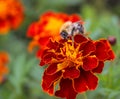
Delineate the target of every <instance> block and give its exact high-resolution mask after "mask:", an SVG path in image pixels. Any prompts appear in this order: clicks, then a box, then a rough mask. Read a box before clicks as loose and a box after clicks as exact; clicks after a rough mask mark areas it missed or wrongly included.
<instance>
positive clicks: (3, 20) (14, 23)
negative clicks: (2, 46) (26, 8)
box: [0, 0, 23, 34]
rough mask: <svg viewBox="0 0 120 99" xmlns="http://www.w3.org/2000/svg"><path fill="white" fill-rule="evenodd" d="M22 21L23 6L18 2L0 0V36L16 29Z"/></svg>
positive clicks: (14, 0)
mask: <svg viewBox="0 0 120 99" xmlns="http://www.w3.org/2000/svg"><path fill="white" fill-rule="evenodd" d="M22 20H23V6H22V4H21V3H20V1H19V0H0V34H6V33H8V31H9V30H10V29H16V28H18V26H19V25H20V23H21V22H22Z"/></svg>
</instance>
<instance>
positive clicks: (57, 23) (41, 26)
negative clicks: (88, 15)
mask: <svg viewBox="0 0 120 99" xmlns="http://www.w3.org/2000/svg"><path fill="white" fill-rule="evenodd" d="M79 20H81V18H80V17H79V16H78V15H76V14H72V15H67V14H65V13H55V12H51V11H49V12H46V13H44V14H43V15H42V16H41V17H40V19H39V21H38V22H34V23H32V24H31V25H30V26H29V28H28V31H27V37H31V38H33V39H32V41H31V42H30V44H29V47H28V50H29V51H30V52H31V51H32V50H33V48H34V47H35V46H38V47H40V50H39V51H38V56H39V55H40V54H41V52H42V50H43V49H44V48H45V47H46V45H47V43H48V41H49V38H54V39H56V40H59V39H60V35H59V31H60V28H61V26H62V25H63V24H64V23H65V22H66V21H71V22H76V21H79ZM53 28H54V29H53Z"/></svg>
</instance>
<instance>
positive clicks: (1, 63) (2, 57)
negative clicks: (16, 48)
mask: <svg viewBox="0 0 120 99" xmlns="http://www.w3.org/2000/svg"><path fill="white" fill-rule="evenodd" d="M8 61H9V58H8V54H7V53H6V52H0V83H2V81H3V79H4V76H5V75H6V74H7V73H8V68H7V66H6V64H7V63H8Z"/></svg>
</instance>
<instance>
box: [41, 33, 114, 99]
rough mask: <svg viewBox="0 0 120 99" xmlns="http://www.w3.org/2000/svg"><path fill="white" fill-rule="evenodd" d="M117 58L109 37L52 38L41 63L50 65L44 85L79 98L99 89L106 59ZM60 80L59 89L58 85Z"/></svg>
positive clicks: (51, 91)
mask: <svg viewBox="0 0 120 99" xmlns="http://www.w3.org/2000/svg"><path fill="white" fill-rule="evenodd" d="M114 58H115V56H114V53H113V51H112V49H111V46H110V44H109V42H108V41H107V40H105V39H101V40H96V41H94V40H91V39H90V38H87V37H85V36H83V35H82V34H78V35H75V36H74V41H73V40H63V39H62V40H59V41H53V40H52V39H50V41H49V43H48V45H47V49H45V50H44V52H43V54H42V56H41V62H40V65H41V66H44V65H46V64H47V65H48V67H47V68H46V70H45V72H44V75H43V80H42V88H43V90H44V91H45V92H47V93H49V94H51V95H53V94H54V92H55V96H58V97H61V98H66V99H75V97H76V95H77V93H82V92H85V91H87V90H95V88H96V87H97V84H98V78H97V76H96V75H95V73H101V72H102V70H103V67H104V62H105V61H106V60H113V59H114ZM57 83H59V86H60V88H59V90H55V91H54V88H55V85H56V84H57Z"/></svg>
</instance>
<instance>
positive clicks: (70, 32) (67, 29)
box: [60, 21, 85, 39]
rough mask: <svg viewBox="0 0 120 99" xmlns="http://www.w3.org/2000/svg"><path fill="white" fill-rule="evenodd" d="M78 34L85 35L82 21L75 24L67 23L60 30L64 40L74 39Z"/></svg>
mask: <svg viewBox="0 0 120 99" xmlns="http://www.w3.org/2000/svg"><path fill="white" fill-rule="evenodd" d="M76 34H83V35H84V34H85V32H84V27H83V25H82V23H81V21H77V22H73V23H72V22H71V21H67V22H65V23H64V24H63V25H62V27H61V29H60V35H61V37H62V38H63V39H68V38H69V37H73V36H74V35H76Z"/></svg>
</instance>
